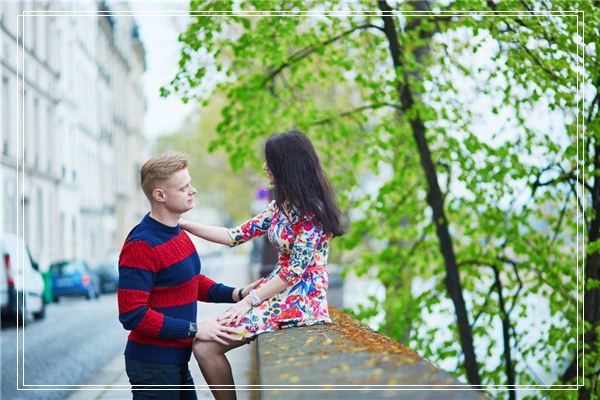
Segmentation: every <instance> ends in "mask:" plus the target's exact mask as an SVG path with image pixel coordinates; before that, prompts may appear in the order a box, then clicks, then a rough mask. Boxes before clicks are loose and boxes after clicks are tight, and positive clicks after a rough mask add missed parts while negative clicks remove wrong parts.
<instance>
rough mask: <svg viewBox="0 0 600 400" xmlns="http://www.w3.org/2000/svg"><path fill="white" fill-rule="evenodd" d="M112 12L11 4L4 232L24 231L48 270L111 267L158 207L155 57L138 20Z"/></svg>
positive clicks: (3, 20)
mask: <svg viewBox="0 0 600 400" xmlns="http://www.w3.org/2000/svg"><path fill="white" fill-rule="evenodd" d="M118 7H126V5H119V6H118ZM122 10H126V8H125V9H121V11H122ZM23 11H35V12H36V13H35V14H33V15H32V14H27V13H25V16H24V17H21V18H19V19H18V18H17V15H19V14H22V13H23ZM110 11H115V10H111V9H110V8H109V5H107V4H106V3H105V2H104V1H97V2H81V3H79V2H78V3H74V2H53V1H19V2H1V3H0V30H1V33H2V53H1V57H0V59H1V63H2V64H1V65H2V108H1V112H2V127H1V128H2V148H1V150H2V153H1V157H2V158H1V167H2V230H3V231H5V232H17V231H18V233H19V234H21V235H22V236H23V237H24V238H25V240H26V243H27V244H28V246H29V247H30V250H31V253H32V255H33V257H34V258H36V260H37V261H38V262H39V264H40V266H41V268H42V269H45V268H46V267H47V266H48V265H49V264H50V263H51V262H53V261H56V260H62V259H70V258H82V259H84V260H86V261H88V262H89V263H90V264H91V265H97V264H98V263H101V262H102V261H104V260H105V259H106V258H107V256H108V254H109V253H110V252H111V251H115V250H118V249H119V248H120V246H121V244H122V242H123V240H124V238H125V235H126V234H127V232H128V231H129V229H131V227H133V226H134V225H135V223H136V221H138V220H139V218H140V217H141V215H142V214H143V212H144V210H145V209H146V208H147V207H146V203H145V201H143V197H142V196H143V194H142V193H141V190H140V189H139V184H138V181H137V175H138V171H139V168H140V166H141V164H142V162H143V160H144V159H145V158H146V157H147V153H146V150H145V149H146V141H145V138H144V135H143V115H144V109H145V99H144V96H143V93H142V89H141V82H142V74H143V72H144V70H145V52H144V47H143V44H142V42H141V40H140V38H139V34H138V29H137V25H136V23H135V20H134V18H133V17H132V16H131V15H114V16H112V15H110V14H109V13H110ZM99 12H100V14H101V15H99ZM21 43H22V45H21ZM23 49H24V51H23Z"/></svg>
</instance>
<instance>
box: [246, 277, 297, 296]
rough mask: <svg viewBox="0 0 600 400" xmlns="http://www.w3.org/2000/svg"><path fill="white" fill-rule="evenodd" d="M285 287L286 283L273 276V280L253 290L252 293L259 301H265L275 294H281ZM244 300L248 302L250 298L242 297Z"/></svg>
mask: <svg viewBox="0 0 600 400" xmlns="http://www.w3.org/2000/svg"><path fill="white" fill-rule="evenodd" d="M286 287H288V284H287V282H285V281H284V280H283V279H281V278H280V277H278V276H275V277H274V278H273V279H271V280H270V281H269V282H267V283H265V284H264V285H262V286H261V287H259V288H258V289H254V292H255V293H256V294H257V295H258V297H260V299H261V300H266V299H270V298H271V297H273V296H275V295H276V294H277V293H279V292H281V291H282V290H284V289H285V288H286ZM244 299H247V301H250V298H249V297H248V296H246V297H244Z"/></svg>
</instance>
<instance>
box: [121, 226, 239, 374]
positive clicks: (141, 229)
mask: <svg viewBox="0 0 600 400" xmlns="http://www.w3.org/2000/svg"><path fill="white" fill-rule="evenodd" d="M233 290H234V289H233V288H231V287H228V286H225V285H223V284H220V283H215V282H214V281H212V280H211V279H209V278H207V277H206V276H204V275H200V257H199V256H198V253H197V252H196V249H195V247H194V245H193V243H192V241H191V240H190V238H189V237H188V235H187V233H186V232H185V231H184V230H182V229H181V228H180V227H179V226H176V227H170V226H167V225H164V224H161V223H160V222H158V221H156V220H155V219H153V218H151V217H150V215H149V214H146V216H145V217H144V218H143V219H142V221H141V222H140V223H139V224H138V225H137V226H136V227H135V228H133V230H132V231H131V232H130V233H129V235H128V236H127V239H126V240H125V244H124V245H123V249H122V250H121V255H120V257H119V290H118V299H119V320H120V321H121V323H122V324H123V327H124V328H125V329H127V330H130V331H131V333H130V334H129V338H128V341H127V346H126V348H125V357H129V358H132V359H136V360H141V361H148V362H157V363H164V364H185V363H187V362H188V361H189V360H190V355H191V345H192V340H193V339H191V338H188V337H187V336H188V329H189V324H190V322H196V313H197V304H196V301H198V300H200V301H206V302H212V303H232V302H233V300H232V292H233Z"/></svg>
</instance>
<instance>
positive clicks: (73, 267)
mask: <svg viewBox="0 0 600 400" xmlns="http://www.w3.org/2000/svg"><path fill="white" fill-rule="evenodd" d="M50 270H51V271H52V273H54V275H70V274H74V273H77V272H79V271H80V270H81V268H80V264H79V263H78V262H73V261H72V262H61V263H57V264H52V266H51V267H50Z"/></svg>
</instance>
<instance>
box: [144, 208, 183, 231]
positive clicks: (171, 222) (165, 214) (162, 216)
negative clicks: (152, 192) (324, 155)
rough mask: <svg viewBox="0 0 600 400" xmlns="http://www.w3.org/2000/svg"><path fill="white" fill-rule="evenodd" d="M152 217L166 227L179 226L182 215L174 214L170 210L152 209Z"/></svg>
mask: <svg viewBox="0 0 600 400" xmlns="http://www.w3.org/2000/svg"><path fill="white" fill-rule="evenodd" d="M150 217H151V218H152V219H154V220H156V221H158V222H160V223H161V224H163V225H166V226H172V227H174V226H177V224H178V223H179V219H180V218H181V214H176V213H172V212H170V211H168V210H165V209H163V208H159V207H152V208H151V210H150Z"/></svg>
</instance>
